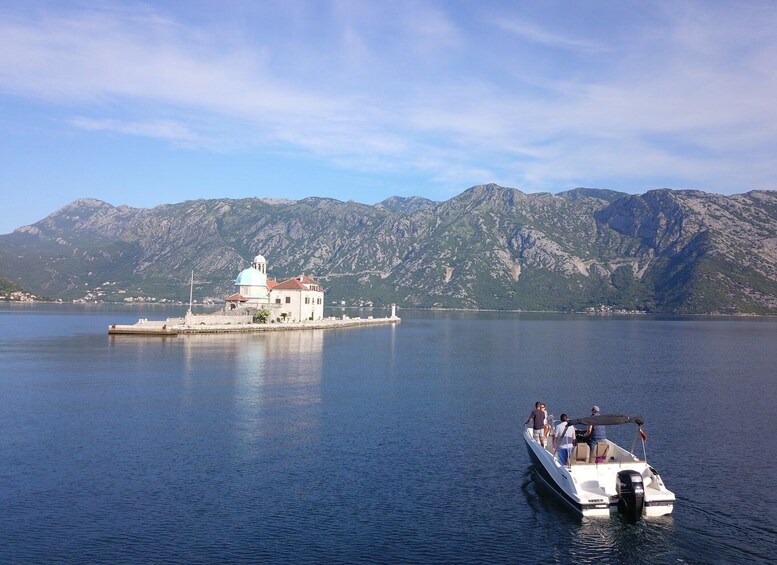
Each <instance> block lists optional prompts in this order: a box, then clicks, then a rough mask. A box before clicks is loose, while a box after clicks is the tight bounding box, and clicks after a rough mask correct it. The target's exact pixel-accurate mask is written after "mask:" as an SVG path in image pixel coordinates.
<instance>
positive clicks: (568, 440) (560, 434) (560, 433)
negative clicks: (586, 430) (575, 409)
mask: <svg viewBox="0 0 777 565" xmlns="http://www.w3.org/2000/svg"><path fill="white" fill-rule="evenodd" d="M567 420H568V418H567V415H566V414H562V415H561V423H560V424H558V425H557V426H556V428H555V429H554V430H553V447H554V448H555V449H556V453H557V454H558V461H559V463H561V464H562V465H566V464H567V461H569V452H570V451H572V444H573V442H574V439H575V427H574V426H567Z"/></svg>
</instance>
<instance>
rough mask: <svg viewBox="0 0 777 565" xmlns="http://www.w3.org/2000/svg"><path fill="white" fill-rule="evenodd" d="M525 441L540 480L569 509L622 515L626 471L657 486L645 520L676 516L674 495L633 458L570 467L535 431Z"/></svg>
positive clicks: (651, 492) (647, 504)
mask: <svg viewBox="0 0 777 565" xmlns="http://www.w3.org/2000/svg"><path fill="white" fill-rule="evenodd" d="M524 441H525V443H526V449H527V451H528V453H529V458H530V459H531V461H532V465H533V466H534V470H535V471H536V474H537V476H538V477H539V478H540V479H541V480H542V481H543V482H544V483H545V484H547V486H548V487H550V489H551V490H553V492H555V493H556V495H557V496H558V497H559V498H560V499H561V500H563V501H564V502H565V503H566V504H567V505H568V506H569V507H571V508H572V509H574V510H575V511H576V512H578V513H579V514H581V515H583V516H590V517H609V516H610V515H611V514H616V513H618V494H617V491H616V477H617V473H618V472H619V471H622V470H626V469H631V470H636V471H638V472H639V473H640V474H641V475H643V476H645V477H647V479H646V482H647V484H649V485H650V484H652V485H653V486H652V487H649V488H646V489H645V490H646V495H645V506H644V509H643V513H642V515H643V516H646V517H654V516H664V515H667V514H671V513H672V510H673V507H674V500H675V496H674V494H673V493H672V492H671V491H669V490H667V489H666V488H665V487H664V486H663V482H662V481H661V479H660V477H659V476H658V474H657V473H655V474H654V471H655V470H654V469H652V468H651V467H650V466H649V465H648V464H647V463H646V462H645V461H640V460H638V459H637V458H635V457H633V456H630V457H631V458H632V459H633V460H621V461H613V462H607V463H585V464H580V463H578V464H573V465H571V466H569V467H566V466H563V465H560V464H559V462H558V459H557V458H556V457H555V456H554V455H553V453H552V452H551V451H549V450H548V449H546V448H544V447H543V446H541V445H540V444H538V443H537V442H535V441H534V440H533V439H532V437H531V431H527V432H526V433H524ZM613 446H614V444H613ZM615 447H617V446H615ZM618 449H619V450H620V451H621V452H623V453H625V452H624V451H623V450H622V449H620V448H618ZM620 458H621V459H625V456H623V455H621V456H620Z"/></svg>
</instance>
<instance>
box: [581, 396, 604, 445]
mask: <svg viewBox="0 0 777 565" xmlns="http://www.w3.org/2000/svg"><path fill="white" fill-rule="evenodd" d="M598 416H599V407H598V406H594V407H593V408H591V418H597V417H598ZM585 436H586V437H587V438H588V447H589V448H590V449H591V453H596V444H597V443H599V442H602V441H605V440H606V439H607V437H606V434H605V432H604V426H596V425H593V424H591V425H589V426H588V431H586V433H585Z"/></svg>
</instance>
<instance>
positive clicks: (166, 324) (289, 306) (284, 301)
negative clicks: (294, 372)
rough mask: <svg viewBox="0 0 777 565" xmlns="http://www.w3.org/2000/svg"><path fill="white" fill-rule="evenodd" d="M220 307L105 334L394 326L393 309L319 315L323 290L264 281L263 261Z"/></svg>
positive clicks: (305, 283)
mask: <svg viewBox="0 0 777 565" xmlns="http://www.w3.org/2000/svg"><path fill="white" fill-rule="evenodd" d="M224 303H225V305H224V308H222V309H219V310H218V311H216V312H212V313H210V314H194V313H193V312H192V310H191V304H190V306H189V310H188V311H187V312H186V315H185V316H184V317H183V318H167V319H166V320H148V319H146V318H141V319H140V320H138V322H137V323H135V324H131V325H129V324H111V325H109V326H108V333H109V334H113V335H116V334H126V335H162V336H165V335H178V334H199V333H243V332H261V331H286V330H304V329H324V328H336V327H348V326H362V325H374V324H396V323H399V322H400V321H401V319H400V318H399V317H397V315H396V305H394V304H392V305H391V315H390V316H388V317H386V318H374V317H372V316H369V317H367V318H351V317H348V316H346V315H343V316H342V317H340V318H337V317H334V316H330V317H328V318H325V317H324V290H323V289H322V288H321V286H320V285H319V284H318V283H317V282H316V281H315V280H313V279H311V278H310V277H307V276H305V275H304V274H302V275H299V276H297V277H293V278H290V279H287V280H285V281H283V282H277V281H275V280H272V279H269V278H268V277H267V261H266V260H265V258H264V257H263V256H262V255H257V256H256V257H254V260H253V262H252V263H251V266H250V267H248V268H247V269H243V270H242V271H240V273H239V274H238V275H237V278H236V279H235V292H234V293H233V294H231V295H229V296H227V297H226V298H224Z"/></svg>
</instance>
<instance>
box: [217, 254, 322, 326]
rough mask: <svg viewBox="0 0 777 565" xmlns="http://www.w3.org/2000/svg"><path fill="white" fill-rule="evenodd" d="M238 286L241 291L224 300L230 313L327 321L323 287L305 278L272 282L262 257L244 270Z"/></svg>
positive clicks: (298, 320) (237, 280) (290, 319)
mask: <svg viewBox="0 0 777 565" xmlns="http://www.w3.org/2000/svg"><path fill="white" fill-rule="evenodd" d="M235 287H236V290H237V292H235V293H234V294H232V295H230V296H228V297H226V298H225V299H224V300H225V302H226V306H225V310H226V311H227V312H229V313H234V314H238V313H244V312H251V313H254V312H258V311H260V310H267V311H269V312H270V318H271V319H273V320H275V319H281V320H284V321H290V322H301V321H304V320H311V319H312V320H322V319H323V318H324V291H323V290H322V289H321V286H320V285H319V284H318V283H317V282H316V281H314V280H313V279H311V278H310V277H306V276H305V275H299V276H297V277H294V278H291V279H288V280H285V281H283V282H280V283H279V282H277V281H274V280H272V279H268V278H267V261H266V259H265V258H264V257H263V256H262V255H257V256H256V257H254V260H253V261H252V262H251V266H250V267H248V268H247V269H243V270H242V271H240V273H239V274H238V275H237V278H236V279H235Z"/></svg>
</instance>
